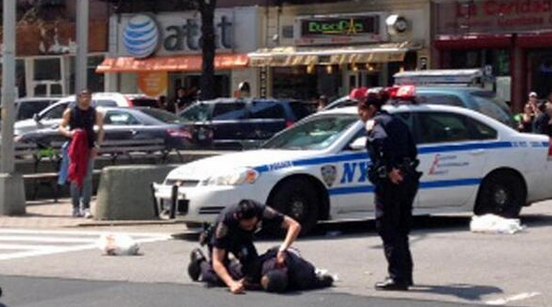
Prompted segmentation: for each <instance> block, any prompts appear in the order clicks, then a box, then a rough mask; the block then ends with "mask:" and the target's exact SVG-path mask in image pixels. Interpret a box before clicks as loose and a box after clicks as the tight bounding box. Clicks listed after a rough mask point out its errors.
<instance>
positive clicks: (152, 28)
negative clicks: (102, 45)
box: [123, 14, 159, 58]
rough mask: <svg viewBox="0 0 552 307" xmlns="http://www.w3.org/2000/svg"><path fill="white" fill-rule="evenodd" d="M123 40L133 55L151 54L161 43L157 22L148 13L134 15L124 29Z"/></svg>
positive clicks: (143, 55)
mask: <svg viewBox="0 0 552 307" xmlns="http://www.w3.org/2000/svg"><path fill="white" fill-rule="evenodd" d="M123 42H124V44H125V47H126V49H127V51H128V53H129V54H130V55H131V56H133V57H136V58H145V57H148V56H150V55H151V54H152V53H153V52H154V51H155V50H156V49H157V46H158V45H159V28H158V27H157V23H156V22H155V20H153V18H152V17H150V16H148V15H142V14H141V15H136V16H134V17H132V18H131V19H130V20H129V21H128V23H127V25H126V27H125V29H124V31H123Z"/></svg>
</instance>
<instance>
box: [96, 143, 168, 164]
mask: <svg viewBox="0 0 552 307" xmlns="http://www.w3.org/2000/svg"><path fill="white" fill-rule="evenodd" d="M169 152H170V150H169V149H167V146H165V140H163V139H144V140H105V141H104V142H103V143H102V145H101V146H100V150H99V152H98V154H99V155H100V156H109V157H111V161H112V163H113V164H115V162H116V160H117V159H118V158H119V157H120V156H126V157H128V158H129V159H130V160H132V158H133V156H135V155H142V156H143V155H149V156H154V157H156V158H161V161H162V162H165V161H166V160H167V157H168V155H169Z"/></svg>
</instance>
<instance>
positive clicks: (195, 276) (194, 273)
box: [188, 248, 207, 281]
mask: <svg viewBox="0 0 552 307" xmlns="http://www.w3.org/2000/svg"><path fill="white" fill-rule="evenodd" d="M206 259H207V258H205V255H203V252H202V251H201V249H199V248H195V249H193V250H192V252H191V253H190V264H188V275H189V276H190V278H191V279H192V280H193V281H198V280H199V275H200V274H201V262H203V261H206Z"/></svg>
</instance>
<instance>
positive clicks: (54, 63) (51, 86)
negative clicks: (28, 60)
mask: <svg viewBox="0 0 552 307" xmlns="http://www.w3.org/2000/svg"><path fill="white" fill-rule="evenodd" d="M61 61H62V58H61V57H51V58H36V59H34V61H33V66H34V67H33V71H34V73H33V80H32V89H33V93H32V95H34V96H61V95H63V94H64V90H63V72H62V62H61Z"/></svg>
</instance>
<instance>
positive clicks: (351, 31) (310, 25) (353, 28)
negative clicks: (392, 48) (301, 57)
mask: <svg viewBox="0 0 552 307" xmlns="http://www.w3.org/2000/svg"><path fill="white" fill-rule="evenodd" d="M381 22H382V18H381V16H380V15H379V14H373V13H372V14H363V15H342V16H338V17H317V18H312V17H300V18H298V19H297V20H296V23H295V29H296V35H295V37H297V38H298V39H296V43H297V44H298V45H316V44H344V43H358V42H379V41H382V40H383V39H384V37H382V31H381V29H382V28H383V26H382V24H381Z"/></svg>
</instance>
